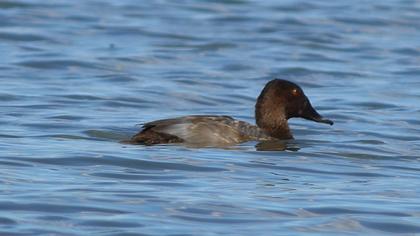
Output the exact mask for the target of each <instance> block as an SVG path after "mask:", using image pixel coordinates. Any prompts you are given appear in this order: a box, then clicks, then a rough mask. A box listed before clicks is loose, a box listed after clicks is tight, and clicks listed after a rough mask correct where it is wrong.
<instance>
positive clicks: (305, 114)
mask: <svg viewBox="0 0 420 236" xmlns="http://www.w3.org/2000/svg"><path fill="white" fill-rule="evenodd" d="M301 116H302V118H304V119H307V120H312V121H315V122H318V123H324V124H329V125H333V124H334V122H333V121H332V120H329V119H326V118H324V117H322V116H321V115H320V114H319V113H318V112H317V111H316V110H315V109H314V108H313V107H312V105H311V103H310V102H309V100H308V102H307V103H306V106H305V108H304V109H303V111H302V115H301Z"/></svg>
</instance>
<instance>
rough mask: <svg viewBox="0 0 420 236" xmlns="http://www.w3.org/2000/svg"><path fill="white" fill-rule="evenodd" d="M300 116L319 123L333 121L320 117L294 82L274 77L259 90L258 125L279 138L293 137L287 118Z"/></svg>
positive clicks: (256, 107) (256, 111) (256, 115)
mask: <svg viewBox="0 0 420 236" xmlns="http://www.w3.org/2000/svg"><path fill="white" fill-rule="evenodd" d="M294 117H301V118H304V119H307V120H312V121H315V122H319V123H325V124H329V125H333V124H334V123H333V122H332V121H331V120H329V119H326V118H324V117H322V116H321V115H320V114H319V113H318V112H317V111H316V110H315V109H314V108H313V107H312V105H311V102H310V101H309V99H308V97H306V95H305V94H304V93H303V90H302V89H301V88H300V87H299V86H298V85H297V84H295V83H292V82H290V81H287V80H281V79H274V80H271V81H270V82H268V83H267V84H266V85H265V87H264V89H263V90H262V91H261V94H260V96H259V97H258V99H257V104H256V105H255V119H256V122H257V125H258V127H260V128H261V129H263V130H264V131H265V132H267V133H268V134H269V135H270V136H272V137H275V138H279V139H291V138H293V136H292V134H291V132H290V129H289V126H288V124H287V120H288V119H290V118H294Z"/></svg>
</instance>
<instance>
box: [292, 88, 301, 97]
mask: <svg viewBox="0 0 420 236" xmlns="http://www.w3.org/2000/svg"><path fill="white" fill-rule="evenodd" d="M292 95H293V96H298V95H299V90H297V89H295V88H294V89H292Z"/></svg>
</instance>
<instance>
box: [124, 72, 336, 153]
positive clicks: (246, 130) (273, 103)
mask: <svg viewBox="0 0 420 236" xmlns="http://www.w3.org/2000/svg"><path fill="white" fill-rule="evenodd" d="M298 117H300V118H304V119H307V120H311V121H315V122H319V123H325V124H329V125H333V124H334V122H333V121H331V120H329V119H327V118H324V117H323V116H321V115H320V114H319V113H318V112H317V111H316V110H315V109H314V108H313V106H312V105H311V102H310V101H309V99H308V97H307V96H306V95H305V94H304V92H303V90H302V88H301V87H299V86H298V85H297V84H295V83H293V82H291V81H288V80H283V79H273V80H271V81H269V82H268V83H267V84H266V85H265V86H264V88H263V89H262V91H261V93H260V95H259V96H258V98H257V102H256V104H255V120H256V125H253V124H250V123H248V122H245V121H241V120H237V119H234V118H232V117H231V116H226V115H189V116H182V117H176V118H169V119H161V120H156V121H151V122H147V123H144V124H143V126H142V129H141V130H140V131H139V132H138V133H137V134H135V135H134V136H132V138H131V139H130V140H128V143H130V144H143V145H155V144H177V143H182V144H186V145H191V146H200V147H203V146H205V147H220V146H231V145H236V144H240V143H243V142H248V141H260V142H261V141H272V140H289V139H294V137H293V135H292V132H291V130H290V127H289V124H288V120H289V119H291V118H298Z"/></svg>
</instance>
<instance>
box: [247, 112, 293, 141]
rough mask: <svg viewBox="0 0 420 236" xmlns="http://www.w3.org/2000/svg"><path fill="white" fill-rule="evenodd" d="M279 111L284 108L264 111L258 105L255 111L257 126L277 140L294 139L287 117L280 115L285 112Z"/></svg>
mask: <svg viewBox="0 0 420 236" xmlns="http://www.w3.org/2000/svg"><path fill="white" fill-rule="evenodd" d="M279 109H282V108H280V107H277V108H274V109H263V108H262V107H261V106H258V105H257V106H256V109H255V119H256V123H257V126H258V127H259V128H260V129H262V130H263V131H264V132H265V133H266V134H268V135H270V136H271V137H274V138H277V139H293V135H292V133H291V132H290V128H289V124H288V123H287V119H286V117H285V116H284V115H280V114H284V111H282V110H279Z"/></svg>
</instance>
